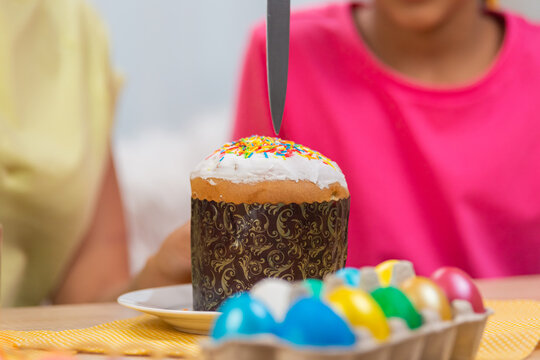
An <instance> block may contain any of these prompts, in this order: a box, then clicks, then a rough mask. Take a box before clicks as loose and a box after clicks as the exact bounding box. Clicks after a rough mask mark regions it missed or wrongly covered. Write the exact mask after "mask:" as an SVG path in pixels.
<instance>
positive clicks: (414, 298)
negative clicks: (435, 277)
mask: <svg viewBox="0 0 540 360" xmlns="http://www.w3.org/2000/svg"><path fill="white" fill-rule="evenodd" d="M400 288H401V290H402V291H403V292H404V293H405V295H407V297H408V298H409V299H410V300H411V302H412V303H413V304H414V306H415V307H416V308H417V309H418V310H424V309H429V310H433V311H436V312H437V313H438V314H439V316H440V317H441V319H442V320H445V321H446V320H452V308H451V307H450V302H449V301H448V298H447V297H446V295H445V293H444V291H443V290H442V289H441V288H440V287H439V285H437V284H436V283H435V282H434V281H432V280H430V279H428V278H425V277H421V276H415V277H412V278H410V279H408V280H406V281H404V282H403V283H402V284H401V286H400Z"/></svg>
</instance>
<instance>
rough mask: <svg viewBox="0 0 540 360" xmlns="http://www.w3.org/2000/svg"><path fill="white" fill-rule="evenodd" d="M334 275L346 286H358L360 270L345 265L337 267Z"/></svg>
mask: <svg viewBox="0 0 540 360" xmlns="http://www.w3.org/2000/svg"><path fill="white" fill-rule="evenodd" d="M335 275H336V277H338V278H340V279H341V280H343V283H344V284H345V285H348V286H353V287H358V286H360V270H359V269H355V268H350V267H346V268H343V269H339V270H338V271H337V272H336V274H335Z"/></svg>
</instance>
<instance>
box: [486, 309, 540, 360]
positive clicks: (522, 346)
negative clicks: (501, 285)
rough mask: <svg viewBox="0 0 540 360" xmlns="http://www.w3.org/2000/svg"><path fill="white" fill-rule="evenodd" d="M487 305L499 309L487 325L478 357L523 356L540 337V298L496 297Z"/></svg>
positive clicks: (500, 359) (511, 358)
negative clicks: (509, 299) (536, 299)
mask: <svg viewBox="0 0 540 360" xmlns="http://www.w3.org/2000/svg"><path fill="white" fill-rule="evenodd" d="M486 306H487V307H489V308H490V309H493V311H495V314H494V315H493V316H491V317H490V318H489V320H488V323H487V325H486V329H485V331H484V336H483V338H482V342H481V344H480V350H479V351H478V356H477V357H476V360H521V359H525V358H526V357H527V356H529V355H530V354H531V353H532V352H533V350H534V349H535V348H536V346H537V345H538V341H539V340H540V302H539V301H534V300H511V301H506V300H494V301H487V302H486Z"/></svg>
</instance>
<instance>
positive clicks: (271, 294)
mask: <svg viewBox="0 0 540 360" xmlns="http://www.w3.org/2000/svg"><path fill="white" fill-rule="evenodd" d="M292 290H293V286H292V284H291V283H290V282H288V281H286V280H283V279H271V278H269V279H264V280H261V281H259V282H258V283H257V284H255V286H254V287H253V288H252V289H251V291H250V292H249V294H250V295H251V297H252V298H253V299H256V300H259V301H261V302H262V303H263V304H264V305H266V308H267V309H268V310H270V312H271V313H272V316H273V317H274V319H275V320H276V321H281V320H283V319H284V318H285V314H287V311H288V310H289V307H290V306H291V304H290V302H291V294H292Z"/></svg>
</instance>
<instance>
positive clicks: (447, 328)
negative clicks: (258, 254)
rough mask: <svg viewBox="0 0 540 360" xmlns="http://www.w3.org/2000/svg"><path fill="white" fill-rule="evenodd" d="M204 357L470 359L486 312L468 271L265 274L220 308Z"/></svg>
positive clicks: (398, 265) (401, 268)
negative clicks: (290, 278) (289, 278)
mask: <svg viewBox="0 0 540 360" xmlns="http://www.w3.org/2000/svg"><path fill="white" fill-rule="evenodd" d="M220 311H221V315H220V316H219V317H218V318H217V320H216V322H215V324H214V326H213V330H212V334H211V340H209V341H208V342H206V343H204V344H203V346H202V348H203V352H202V353H203V358H204V359H206V360H234V359H238V358H246V359H266V360H277V359H291V360H304V359H306V360H307V359H328V360H345V359H347V360H349V359H350V360H401V359H403V360H405V359H406V360H418V359H420V360H473V359H474V358H475V355H476V352H477V350H478V347H479V344H480V340H481V337H482V333H483V329H484V327H485V324H486V321H487V318H488V316H489V315H490V313H491V311H490V310H489V309H486V308H484V305H483V300H482V297H481V294H480V292H479V291H478V289H477V288H476V286H475V284H474V283H473V282H472V280H471V279H470V278H469V276H468V275H467V274H465V273H464V272H463V271H461V270H459V269H456V268H441V269H439V270H438V271H436V272H435V273H434V274H433V275H432V276H431V278H427V277H421V276H416V275H415V273H414V269H413V267H412V264H411V263H409V262H406V261H400V262H397V261H392V262H387V263H383V264H381V265H379V266H377V267H376V268H371V267H365V268H362V269H354V268H345V269H342V270H339V271H338V272H336V273H334V274H331V275H329V276H327V277H326V278H325V279H324V282H323V281H320V280H313V279H310V280H307V281H299V282H295V283H293V284H291V283H288V282H286V281H282V280H276V279H266V280H263V281H261V282H260V283H258V284H256V285H255V287H254V288H253V289H252V290H251V291H250V292H249V293H247V292H245V293H242V294H240V295H237V296H234V297H231V298H230V299H228V300H227V301H226V302H225V303H224V304H223V306H222V307H221V308H220Z"/></svg>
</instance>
